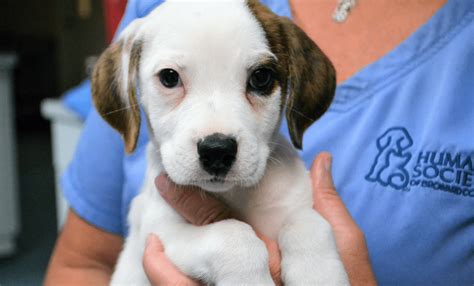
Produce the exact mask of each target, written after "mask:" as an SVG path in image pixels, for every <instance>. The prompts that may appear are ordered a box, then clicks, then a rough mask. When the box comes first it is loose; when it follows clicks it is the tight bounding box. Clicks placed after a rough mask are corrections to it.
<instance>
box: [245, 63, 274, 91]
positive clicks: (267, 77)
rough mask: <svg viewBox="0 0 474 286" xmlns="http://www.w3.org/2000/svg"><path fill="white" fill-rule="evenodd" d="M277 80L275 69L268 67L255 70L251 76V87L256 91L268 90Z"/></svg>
mask: <svg viewBox="0 0 474 286" xmlns="http://www.w3.org/2000/svg"><path fill="white" fill-rule="evenodd" d="M274 82H275V76H274V74H273V71H272V70H270V69H267V68H259V69H257V70H255V71H254V72H253V73H252V75H250V78H249V83H248V84H249V88H250V90H252V91H256V92H261V93H264V92H268V91H269V89H270V88H271V87H272V86H273V83H274Z"/></svg>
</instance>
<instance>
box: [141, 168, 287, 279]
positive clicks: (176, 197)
mask: <svg viewBox="0 0 474 286" xmlns="http://www.w3.org/2000/svg"><path fill="white" fill-rule="evenodd" d="M155 185H156V187H157V189H158V190H159V191H160V194H161V196H162V197H163V198H164V199H165V200H166V201H167V202H168V204H170V205H171V206H172V207H173V208H174V209H176V210H177V211H178V212H179V213H180V214H181V215H182V216H183V217H184V218H185V219H186V220H188V221H189V222H190V223H192V224H194V225H206V224H210V223H213V222H217V221H220V220H224V219H228V218H231V217H232V215H231V211H230V209H229V208H228V207H227V206H226V205H225V204H223V203H222V202H220V201H219V200H218V199H216V198H214V197H212V196H210V195H208V194H205V193H203V192H202V191H201V190H199V189H196V188H195V187H184V186H178V185H175V184H174V183H173V182H171V181H170V180H169V179H168V177H167V176H166V175H164V174H161V175H160V176H158V177H157V178H156V179H155ZM257 236H258V237H259V238H260V239H261V240H262V241H263V242H264V243H265V246H266V247H267V251H268V254H269V268H270V272H271V274H272V277H273V280H274V281H275V284H276V285H281V280H280V260H281V258H280V250H279V249H278V245H277V243H276V242H275V241H273V240H271V239H270V238H268V237H266V236H265V235H263V234H261V233H258V232H257ZM143 266H144V270H145V273H146V274H147V276H148V279H149V280H150V282H151V283H152V285H180V286H194V285H199V282H197V281H194V280H192V279H191V278H189V277H187V276H186V275H185V274H184V273H182V272H181V271H179V269H178V268H177V267H176V266H175V265H173V263H172V262H171V261H170V260H169V259H168V258H167V257H166V255H165V253H164V247H163V245H162V244H161V242H160V240H159V239H158V237H156V236H155V235H153V234H150V236H149V237H148V240H147V246H146V248H145V253H144V256H143Z"/></svg>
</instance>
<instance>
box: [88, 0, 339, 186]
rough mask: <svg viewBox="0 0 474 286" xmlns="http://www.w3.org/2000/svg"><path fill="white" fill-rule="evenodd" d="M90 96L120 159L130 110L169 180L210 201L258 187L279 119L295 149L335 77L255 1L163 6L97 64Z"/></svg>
mask: <svg viewBox="0 0 474 286" xmlns="http://www.w3.org/2000/svg"><path fill="white" fill-rule="evenodd" d="M92 89H93V97H94V102H95V104H96V107H97V110H98V111H99V113H100V114H101V115H102V116H103V118H104V119H105V120H106V121H107V122H109V124H110V125H111V126H112V127H114V128H115V129H117V130H118V131H119V132H120V133H121V135H122V137H123V139H124V141H125V148H126V151H127V152H132V151H133V150H134V148H135V146H136V142H137V138H138V132H139V126H140V120H141V119H140V108H139V105H138V103H139V102H140V103H141V106H143V109H144V111H145V114H146V116H147V118H146V120H147V121H148V127H149V134H150V140H151V141H152V142H153V144H155V146H156V148H157V150H159V152H158V153H159V154H156V156H159V157H160V159H161V161H162V163H163V166H164V169H165V171H166V172H167V173H168V175H169V176H170V177H171V179H172V180H173V181H175V182H176V183H178V184H184V185H195V186H199V187H201V188H204V189H206V190H209V191H215V192H219V191H226V190H229V189H231V188H232V187H234V186H252V185H255V184H256V183H258V181H259V180H260V179H261V178H262V176H263V174H264V171H265V167H266V163H267V160H268V157H269V155H270V152H271V150H272V146H273V145H274V144H272V143H273V142H272V138H273V137H274V135H275V134H276V132H278V125H279V122H280V119H281V116H282V113H283V111H285V110H286V111H285V115H286V119H287V121H288V128H289V132H290V135H291V140H292V142H293V144H294V146H295V147H297V148H301V147H302V137H303V133H304V131H305V130H306V129H307V128H308V127H309V126H310V125H311V124H312V123H313V122H314V121H315V120H316V119H318V118H319V117H320V116H321V115H322V114H323V113H324V112H325V111H326V110H327V108H328V106H329V104H330V103H331V100H332V98H333V94H334V89H335V73H334V69H333V67H332V65H331V63H330V62H329V60H328V59H327V57H326V56H325V55H324V54H323V53H322V52H321V50H320V49H319V48H318V47H317V46H316V44H315V43H314V42H313V41H312V40H311V39H310V38H308V36H307V35H306V34H305V33H304V32H303V31H302V30H301V29H299V28H298V27H297V26H296V25H294V24H293V23H292V22H291V21H290V20H288V19H286V18H282V17H278V16H276V15H275V14H273V13H272V12H271V11H269V10H268V9H267V8H266V7H264V6H263V5H261V4H260V3H259V2H258V1H257V0H247V1H244V0H234V1H219V2H217V1H216V2H211V3H209V2H203V3H193V2H188V3H183V2H181V1H168V2H166V3H164V4H163V5H161V6H159V7H158V8H157V9H155V10H154V11H153V12H152V13H151V14H150V15H149V16H147V17H146V18H144V19H140V20H136V21H135V22H134V23H132V24H131V25H130V26H129V27H128V28H127V29H126V30H125V31H124V32H123V33H122V36H121V37H120V39H119V40H118V41H117V42H115V43H114V44H112V45H111V46H110V47H109V48H108V49H107V50H106V51H105V52H104V53H103V54H102V56H101V58H100V60H99V62H98V64H97V65H96V68H95V71H94V75H93V79H92Z"/></svg>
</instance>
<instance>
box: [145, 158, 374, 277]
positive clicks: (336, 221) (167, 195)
mask: <svg viewBox="0 0 474 286" xmlns="http://www.w3.org/2000/svg"><path fill="white" fill-rule="evenodd" d="M311 179H312V182H313V200H314V209H315V210H317V211H318V212H319V213H320V214H321V215H322V216H323V217H324V218H325V219H326V220H327V221H328V222H329V223H330V224H331V226H332V229H333V232H334V235H335V238H336V244H337V247H338V250H339V253H340V255H341V259H342V262H343V264H344V267H345V269H346V271H347V273H348V276H349V280H350V283H351V285H376V280H375V277H374V274H373V272H372V269H371V266H370V261H369V256H368V250H367V246H366V244H365V238H364V235H363V233H362V231H361V230H360V229H359V227H358V226H357V224H356V223H355V222H354V220H353V219H352V217H351V215H350V214H349V212H348V211H347V209H346V207H345V206H344V203H343V202H342V200H341V199H340V198H339V195H338V194H337V192H336V190H335V187H334V184H333V182H332V176H331V156H330V154H328V153H321V154H319V155H318V156H317V158H316V159H315V161H314V163H313V166H312V168H311ZM155 184H156V186H157V188H158V190H160V193H161V195H162V197H163V198H164V199H165V200H166V201H167V202H168V203H169V204H170V205H171V206H173V207H174V208H175V209H176V210H177V211H178V212H179V213H180V214H181V215H182V216H183V217H184V218H186V219H187V220H188V221H189V222H191V223H193V224H195V225H205V224H208V223H212V222H215V221H219V220H222V219H226V218H229V217H231V212H230V210H229V209H228V208H227V207H226V206H225V205H224V204H222V203H221V202H220V201H218V200H217V199H215V198H213V197H210V196H206V195H203V194H201V193H200V192H199V191H196V190H191V191H190V190H189V188H186V187H181V186H176V185H175V184H173V183H172V182H170V181H169V180H168V179H167V177H166V176H165V175H160V176H159V177H157V178H156V180H155ZM259 237H260V238H261V239H262V240H263V241H264V242H265V244H266V246H267V249H268V251H269V256H270V271H271V273H272V277H273V279H274V281H276V283H277V284H281V280H280V270H281V269H280V260H281V258H280V253H279V250H278V245H277V243H276V242H275V241H272V240H270V239H269V238H267V237H264V236H262V235H259ZM160 265H161V266H160ZM144 266H145V271H146V272H147V273H150V274H151V275H152V276H153V277H150V275H149V278H150V281H152V283H153V284H154V285H165V284H167V283H166V282H168V283H169V282H171V281H177V283H170V284H174V285H195V284H188V283H191V282H193V283H196V282H195V281H192V280H191V279H189V278H188V277H186V276H185V275H184V274H183V273H181V272H179V270H178V269H177V268H176V267H175V266H174V265H173V264H172V263H171V262H170V261H169V260H168V259H167V257H166V256H165V255H164V249H163V246H162V245H161V243H160V242H159V241H158V240H157V242H153V243H150V244H148V246H147V248H146V250H145V256H144ZM158 266H160V267H164V268H165V269H170V271H155V270H154V269H156V268H158ZM172 268H174V269H172Z"/></svg>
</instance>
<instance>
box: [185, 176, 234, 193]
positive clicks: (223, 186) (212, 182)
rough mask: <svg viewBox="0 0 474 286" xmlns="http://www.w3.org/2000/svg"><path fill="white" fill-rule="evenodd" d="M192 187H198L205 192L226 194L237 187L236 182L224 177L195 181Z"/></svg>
mask: <svg viewBox="0 0 474 286" xmlns="http://www.w3.org/2000/svg"><path fill="white" fill-rule="evenodd" d="M191 184H192V185H195V186H198V187H200V188H201V189H203V190H205V191H210V192H225V191H228V190H230V189H232V188H233V187H235V185H236V182H235V181H233V180H231V179H226V178H224V177H217V176H216V177H212V178H208V179H202V180H195V181H193V182H191Z"/></svg>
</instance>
